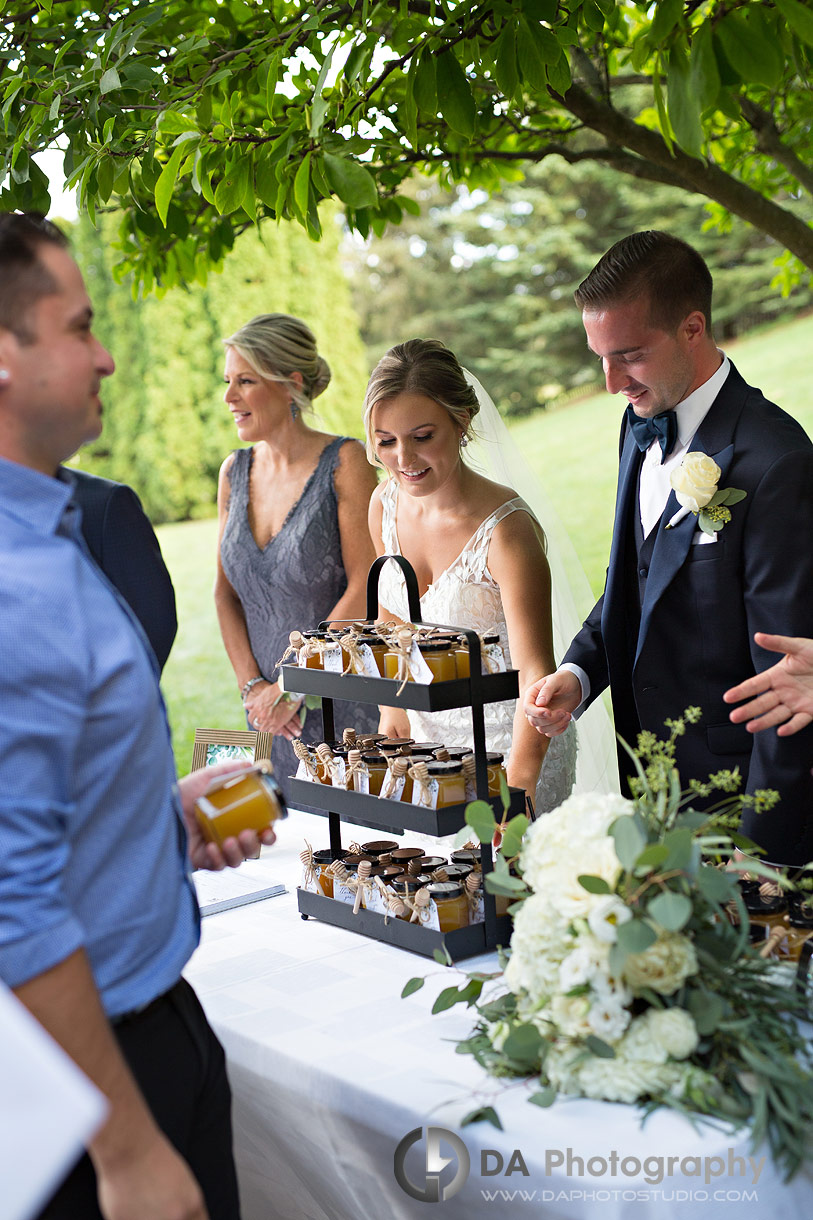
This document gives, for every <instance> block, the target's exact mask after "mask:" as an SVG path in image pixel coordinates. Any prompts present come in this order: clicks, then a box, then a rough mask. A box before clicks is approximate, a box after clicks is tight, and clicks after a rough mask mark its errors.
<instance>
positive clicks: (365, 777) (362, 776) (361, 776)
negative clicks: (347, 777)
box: [353, 767, 370, 796]
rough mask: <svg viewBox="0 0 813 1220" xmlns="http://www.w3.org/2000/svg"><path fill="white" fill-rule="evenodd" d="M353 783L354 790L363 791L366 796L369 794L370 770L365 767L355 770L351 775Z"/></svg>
mask: <svg viewBox="0 0 813 1220" xmlns="http://www.w3.org/2000/svg"><path fill="white" fill-rule="evenodd" d="M353 785H354V787H355V790H356V792H363V793H364V794H365V795H366V796H369V795H370V772H369V771H368V770H367V768H366V767H362V769H361V770H360V771H356V773H355V775H354V776H353Z"/></svg>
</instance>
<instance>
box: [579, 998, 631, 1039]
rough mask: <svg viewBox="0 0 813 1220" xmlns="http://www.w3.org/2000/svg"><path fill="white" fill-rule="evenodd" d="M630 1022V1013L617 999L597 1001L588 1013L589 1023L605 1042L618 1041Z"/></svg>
mask: <svg viewBox="0 0 813 1220" xmlns="http://www.w3.org/2000/svg"><path fill="white" fill-rule="evenodd" d="M629 1023H630V1014H629V1013H628V1012H627V1010H626V1008H622V1007H621V1005H620V1004H619V1003H618V1001H617V1000H615V1001H612V1000H607V999H600V1000H597V1001H595V1002H594V1003H593V1004H592V1005H591V1007H590V1011H589V1013H588V1014H587V1024H588V1025H589V1026H590V1028H591V1030H592V1031H593V1033H594V1034H595V1035H596V1036H597V1037H599V1038H602V1039H603V1040H604V1041H605V1042H617V1041H618V1039H619V1038H620V1037H621V1036H622V1034H623V1033H624V1031H625V1030H626V1028H627V1026H628V1025H629Z"/></svg>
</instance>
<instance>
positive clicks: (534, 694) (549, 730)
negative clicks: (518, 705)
mask: <svg viewBox="0 0 813 1220" xmlns="http://www.w3.org/2000/svg"><path fill="white" fill-rule="evenodd" d="M581 701H582V688H581V683H580V682H579V679H578V678H577V677H576V675H575V674H572V673H571V672H570V671H569V670H567V669H565V670H559V671H557V672H556V673H555V674H548V675H547V677H545V678H540V679H539V681H538V682H534V684H533V685H532V686H529V687H528V689H527V690H526V692H525V697H524V699H523V703H522V710H523V712H524V713H525V717H526V719H527V721H528V723H529V724H531V725H533V727H534V728H535V729H536V730H537V732H539V733H544V735H545V736H546V737H558V736H559V734H560V733H564V731H565V729H566V728H567V726H568V725H569V724H570V721H571V719H572V717H573V712H575V710H576V708H577V707H578V706H579V704H580V703H581Z"/></svg>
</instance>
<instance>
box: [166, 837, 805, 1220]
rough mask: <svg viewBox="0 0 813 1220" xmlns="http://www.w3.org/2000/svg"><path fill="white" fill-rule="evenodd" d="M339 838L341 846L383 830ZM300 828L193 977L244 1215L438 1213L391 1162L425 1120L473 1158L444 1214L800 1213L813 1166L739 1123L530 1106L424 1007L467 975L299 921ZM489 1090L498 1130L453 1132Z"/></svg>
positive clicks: (401, 1217) (451, 1026) (228, 916)
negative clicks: (216, 1065)
mask: <svg viewBox="0 0 813 1220" xmlns="http://www.w3.org/2000/svg"><path fill="white" fill-rule="evenodd" d="M342 833H343V840H342V841H343V843H344V844H345V845H346V844H347V843H349V841H350V839H351V838H353V839H358V840H359V841H363V839H365V838H367V837H369V838H381V837H382V835H381V832H380V831H372V832H370V834H369V836H367V835H365V834H364V832H360V831H359V830H358V828H355V827H343V829H342ZM306 838H307V839H308V841H309V842H310V843H311V844H312V846H313V847H314V848H318V847H323V846H327V840H328V832H327V821H326V819H324V818H319V817H316V816H313V815H308V814H303V813H292V814H291V816H290V817H289V819H288V820H287V821H286V822H284V823H282V824H281V825H280V827H279V830H278V842H277V844H275V846H274V847H272V848H269V849H264V853H263V858H264V859H265V860H267V861H268V864H269V867H270V870H271V872H273V874H274V875H275V876H276V877H277V878H278V879H279V880H283V881H285V882H286V884H287V885H288V886H289V889H290V892H289V893H287V894H285V895H283V896H281V897H276V898H272V899H270V900H267V901H265V902H259V903H255V904H253V905H250V906H244V907H241V908H239V909H237V910H232V911H227V912H223V913H222V914H219V915H212V916H209V917H207V918H206V919H205V920H204V921H203V940H202V943H201V946H200V948H199V949H198V951H197V953H196V954H195V956H194V957H193V959H192V961H191V962H190V964H189V967H188V969H187V971H186V975H187V977H188V978H189V980H190V982H191V983H192V984H193V985H194V987H195V988H196V990H197V992H198V994H199V996H200V998H201V1000H202V1002H203V1004H204V1007H205V1008H206V1011H207V1014H208V1016H209V1019H210V1021H211V1022H212V1024H213V1026H214V1028H215V1030H216V1031H217V1033H218V1035H219V1036H220V1038H221V1040H222V1042H223V1044H224V1046H225V1048H226V1054H227V1056H228V1062H229V1075H230V1078H231V1082H232V1088H233V1091H234V1122H235V1148H236V1156H237V1164H238V1173H239V1177H240V1186H241V1193H242V1200H243V1220H274V1218H277V1217H278V1218H279V1220H362V1218H369V1220H385V1218H386V1220H389V1218H392V1220H407V1218H410V1220H411V1218H412V1217H422V1218H423V1220H426V1217H427V1216H431V1215H432V1214H433V1212H432V1210H431V1208H428V1205H427V1203H426V1202H419V1201H416V1200H415V1199H413V1198H411V1197H410V1195H409V1194H407V1193H406V1192H405V1191H404V1190H403V1189H402V1188H401V1186H400V1185H399V1184H398V1182H397V1181H396V1178H395V1174H394V1156H395V1150H396V1148H397V1146H398V1144H399V1143H400V1142H401V1140H402V1139H403V1138H404V1137H405V1136H407V1134H408V1133H410V1132H412V1131H413V1130H414V1129H415V1128H417V1127H426V1126H428V1125H431V1126H436V1127H442V1128H446V1129H451V1130H452V1131H453V1132H455V1133H456V1134H457V1135H458V1136H459V1137H460V1138H462V1140H463V1143H464V1145H465V1147H466V1150H467V1151H468V1153H469V1157H470V1173H469V1176H468V1179H467V1180H466V1182H465V1185H463V1186H462V1188H461V1189H459V1190H458V1191H457V1193H455V1194H454V1196H453V1197H451V1198H448V1199H446V1200H445V1201H444V1202H443V1203H442V1206H441V1207H439V1208H438V1211H437V1214H438V1215H439V1216H440V1217H442V1220H500V1218H501V1217H503V1216H511V1217H515V1216H517V1215H519V1216H522V1215H528V1216H533V1215H544V1216H545V1217H546V1220H547V1218H553V1217H568V1218H570V1220H582V1218H583V1217H585V1216H586V1215H588V1214H591V1215H592V1214H593V1212H594V1211H595V1214H596V1215H597V1216H599V1217H600V1218H601V1220H617V1218H620V1217H635V1220H669V1218H671V1217H675V1218H682V1217H685V1216H687V1215H689V1214H690V1212H689V1208H690V1207H691V1215H692V1216H697V1215H703V1216H708V1217H712V1216H713V1217H715V1220H716V1218H717V1217H719V1216H723V1215H730V1216H732V1217H734V1216H737V1217H740V1216H742V1215H745V1216H747V1217H754V1218H756V1217H759V1220H771V1218H772V1217H776V1218H777V1220H779V1218H780V1217H781V1220H789V1218H791V1217H795V1216H802V1215H807V1214H809V1212H810V1210H811V1206H813V1172H811V1168H813V1167H810V1166H809V1167H808V1168H807V1170H806V1171H803V1172H802V1173H800V1174H798V1175H797V1176H796V1178H794V1180H793V1181H792V1182H791V1183H789V1184H784V1183H783V1182H782V1181H781V1177H780V1175H779V1174H778V1172H777V1170H776V1169H775V1167H774V1166H773V1165H772V1163H771V1161H770V1158H769V1157H768V1156H767V1153H766V1151H765V1149H760V1150H758V1151H757V1153H756V1154H752V1153H751V1152H750V1149H749V1144H748V1138H747V1135H745V1134H743V1133H740V1134H732V1133H730V1132H728V1131H715V1130H714V1129H713V1128H711V1127H708V1126H703V1127H702V1128H700V1129H699V1130H698V1131H695V1130H693V1128H692V1126H691V1125H690V1124H689V1123H688V1122H687V1121H686V1120H685V1119H683V1118H681V1117H680V1116H679V1115H675V1114H671V1113H668V1112H666V1111H661V1112H659V1113H656V1114H653V1115H652V1116H651V1117H650V1118H649V1119H648V1120H647V1122H646V1124H645V1125H644V1126H642V1125H641V1119H640V1112H639V1111H637V1110H636V1109H634V1108H633V1107H630V1106H623V1105H613V1104H609V1103H598V1102H590V1101H585V1100H573V1101H557V1102H556V1104H555V1105H554V1106H553V1107H551V1108H550V1109H546V1110H545V1109H541V1108H539V1107H538V1106H534V1105H530V1104H528V1102H527V1100H526V1099H527V1096H528V1092H529V1089H528V1086H527V1085H526V1084H525V1083H524V1082H521V1083H516V1082H507V1083H501V1082H499V1081H495V1080H493V1079H492V1078H490V1077H488V1076H487V1075H486V1074H485V1073H484V1072H483V1071H482V1070H481V1069H480V1068H479V1067H478V1065H477V1064H476V1063H475V1061H474V1060H473V1059H472V1058H471V1056H468V1055H466V1056H462V1055H457V1054H456V1053H455V1050H454V1045H453V1042H454V1040H457V1039H459V1038H461V1037H464V1036H465V1035H466V1034H467V1033H468V1032H469V1031H470V1029H471V1026H472V1020H471V1014H470V1013H467V1012H466V1010H465V1009H463V1008H462V1007H459V1006H458V1007H456V1008H454V1009H452V1010H451V1011H449V1012H446V1013H443V1014H440V1015H438V1016H432V1015H431V1013H430V1009H431V1006H432V1003H433V1001H434V998H435V997H436V995H437V994H438V992H439V991H440V990H441V989H442V988H443V987H447V986H449V985H451V984H452V983H456V982H460V981H461V976H460V975H458V974H457V973H456V972H454V971H451V970H445V969H443V968H441V967H439V966H437V965H435V963H434V962H433V961H432V960H431V959H426V958H422V957H419V956H416V955H414V954H410V953H406V952H404V951H402V950H398V949H394V948H391V947H389V946H387V945H383V944H380V943H379V942H377V941H373V940H369V939H366V938H364V937H361V936H358V935H356V934H354V933H351V932H346V931H342V930H341V929H339V928H332V927H330V926H328V925H327V924H322V923H319V922H317V921H315V920H312V919H311V920H307V921H305V920H302V919H301V917H300V916H299V913H298V911H297V907H296V893H295V888H296V884H297V882H298V879H299V876H300V872H301V865H300V863H299V859H298V855H299V852H300V850H301V849H302V847H303V845H304V840H305V839H306ZM408 841H409V838H408V836H406V837H405V839H404V843H405V844H407V843H408ZM475 966H476V967H477V968H481V967H483V966H487V967H488V968H491V967H492V966H493V959H486V958H481V959H477V961H476V962H475V961H473V960H472V961H469V962H465V963H463V967H464V968H465V969H469V970H470V969H474V968H475ZM426 974H428V975H429V976H430V977H429V978H428V980H427V983H426V986H425V987H424V988H423V989H422V990H421V991H418V992H417V993H416V994H415V995H413V996H411V997H409V998H408V999H406V1000H402V999H401V998H400V995H401V990H402V988H403V986H404V983H405V982H406V980H407V979H409V978H411V977H413V976H414V975H426ZM488 1104H493V1105H494V1106H495V1108H496V1110H497V1112H498V1114H499V1116H500V1119H501V1121H502V1124H503V1128H504V1130H502V1131H498V1130H497V1129H495V1128H494V1127H492V1126H490V1125H488V1124H484V1123H478V1124H476V1125H474V1126H469V1127H465V1128H462V1129H461V1128H460V1127H459V1125H458V1124H459V1122H460V1120H461V1119H462V1117H463V1116H464V1115H465V1114H466V1113H468V1112H469V1111H471V1110H472V1109H474V1108H476V1107H478V1106H481V1105H488ZM515 1150H518V1152H519V1156H516V1155H515ZM425 1152H426V1143H425V1140H424V1139H423V1138H421V1139H419V1140H417V1142H416V1143H415V1145H414V1147H413V1148H412V1150H411V1152H410V1154H409V1156H408V1157H407V1161H406V1174H407V1177H408V1178H409V1179H410V1181H411V1182H412V1183H413V1184H414V1185H415V1187H416V1188H417V1189H418V1190H421V1189H423V1188H424V1187H425V1184H426V1177H427V1168H426V1156H425ZM441 1152H442V1155H443V1156H444V1157H448V1158H450V1161H451V1163H450V1164H449V1166H448V1167H447V1168H446V1169H444V1170H442V1172H441V1174H440V1183H441V1187H443V1186H444V1185H446V1184H447V1183H448V1182H449V1181H450V1180H451V1179H452V1178H453V1177H454V1175H455V1170H456V1168H457V1167H458V1164H459V1163H458V1162H457V1161H456V1159H455V1154H454V1149H453V1148H450V1147H448V1146H447V1145H446V1144H443V1143H442V1144H441ZM613 1153H615V1154H616V1162H615V1172H612V1171H611V1170H612V1165H613V1160H612V1156H613ZM749 1157H750V1158H752V1159H751V1160H749ZM763 1157H764V1158H765V1159H764V1161H763ZM512 1158H513V1159H512ZM568 1158H570V1161H569V1163H568ZM625 1158H626V1159H625ZM668 1158H673V1160H672V1163H671V1166H670V1164H669V1161H668ZM674 1158H676V1159H674ZM684 1158H695V1159H694V1160H688V1161H686V1160H684ZM681 1161H682V1162H683V1163H682V1165H681ZM500 1162H501V1163H502V1171H501V1172H496V1173H495V1172H494V1170H496V1169H498V1168H499V1166H500ZM603 1162H606V1164H604V1163H603ZM636 1162H637V1163H638V1168H637V1169H636ZM509 1167H511V1168H513V1172H511V1173H506V1170H507V1169H509ZM523 1168H524V1169H525V1170H527V1173H523ZM483 1170H485V1171H491V1172H483ZM430 1171H431V1166H430ZM602 1171H603V1172H602ZM659 1178H660V1179H661V1180H660V1181H659V1180H658V1179H659Z"/></svg>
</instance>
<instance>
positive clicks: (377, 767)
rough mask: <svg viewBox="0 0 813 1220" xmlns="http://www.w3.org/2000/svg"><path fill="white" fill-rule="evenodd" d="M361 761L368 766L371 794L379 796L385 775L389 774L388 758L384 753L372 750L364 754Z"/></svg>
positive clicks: (369, 790)
mask: <svg viewBox="0 0 813 1220" xmlns="http://www.w3.org/2000/svg"><path fill="white" fill-rule="evenodd" d="M361 761H362V762H363V763H364V764H365V766H366V767H367V773H368V775H369V777H370V778H369V787H368V789H367V790H368V792H369V793H370V796H378V794H379V793H380V792H381V785H382V784H383V782H384V776H385V775H386V774H387V759H386V757H385V756H384V755H383V754H378V753H372V752H370V753H367V754H362V756H361Z"/></svg>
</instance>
